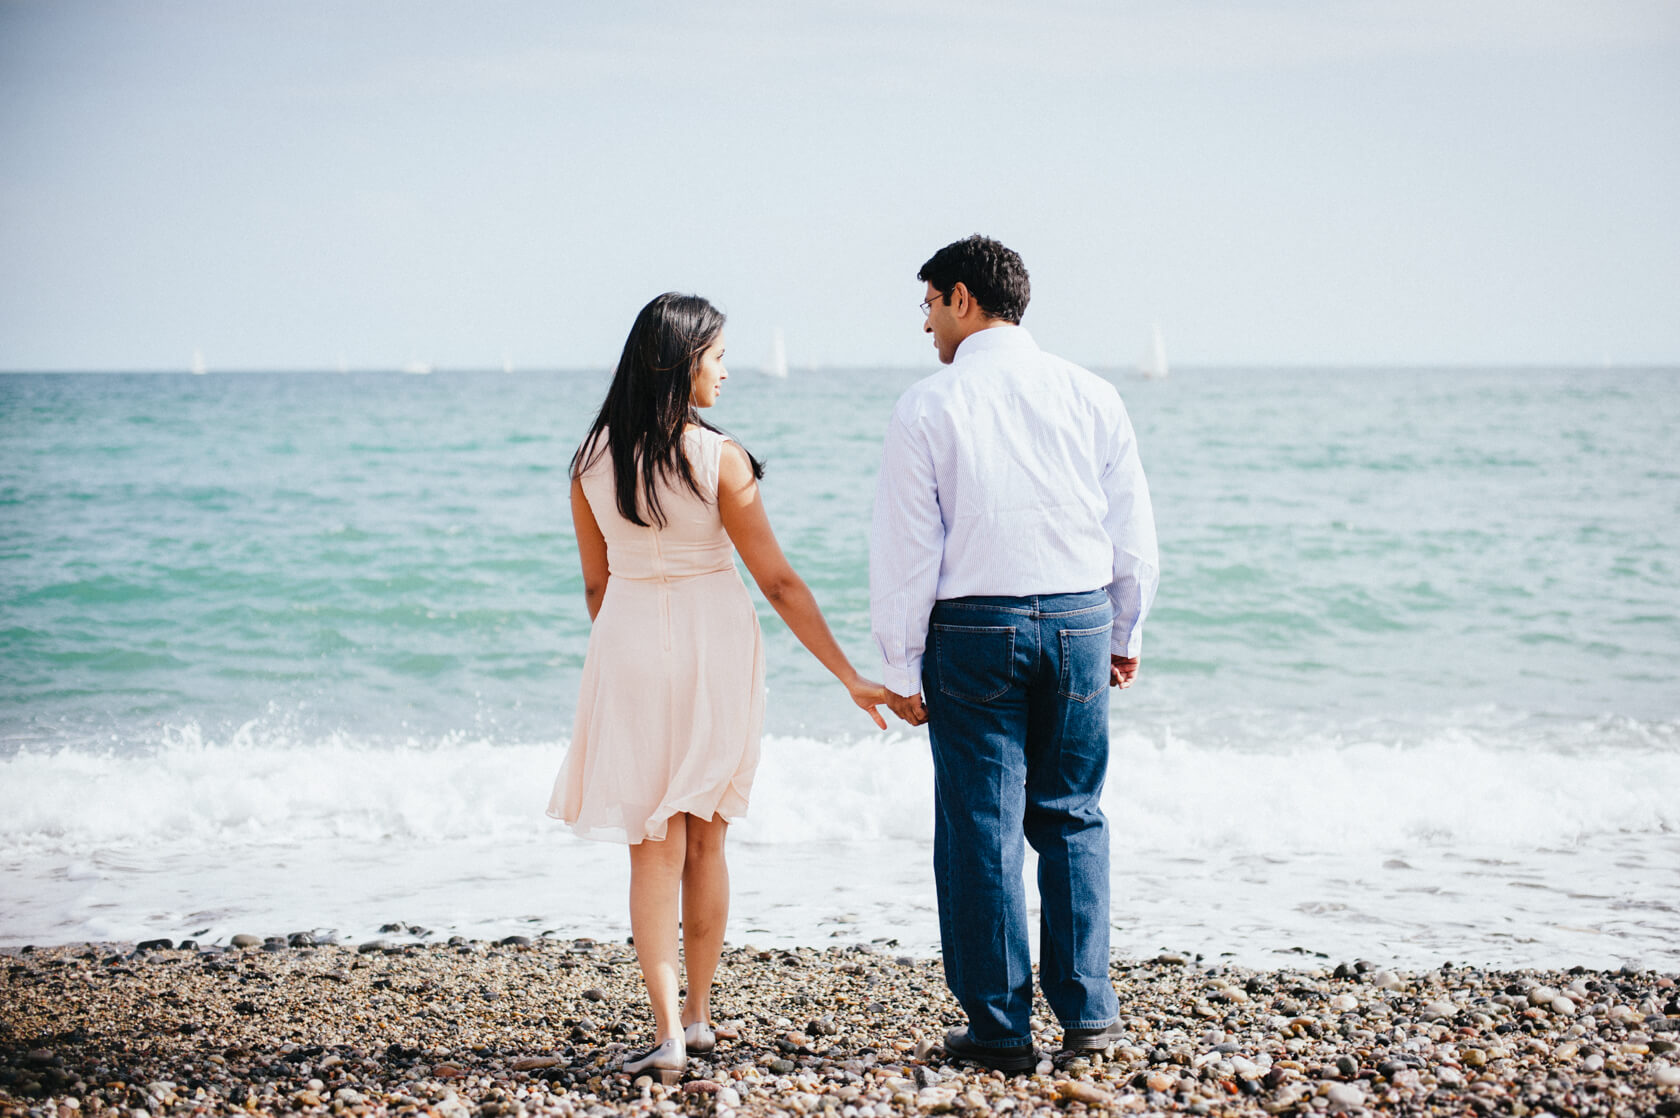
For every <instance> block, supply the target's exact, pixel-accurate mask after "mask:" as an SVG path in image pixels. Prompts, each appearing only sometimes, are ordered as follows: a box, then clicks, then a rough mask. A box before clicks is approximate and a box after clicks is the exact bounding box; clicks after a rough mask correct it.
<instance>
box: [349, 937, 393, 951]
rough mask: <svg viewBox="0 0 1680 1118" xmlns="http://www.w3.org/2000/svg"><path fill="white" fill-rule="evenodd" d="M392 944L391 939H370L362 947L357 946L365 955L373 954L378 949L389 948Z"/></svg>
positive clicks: (384, 949)
mask: <svg viewBox="0 0 1680 1118" xmlns="http://www.w3.org/2000/svg"><path fill="white" fill-rule="evenodd" d="M390 946H391V941H390V940H385V939H370V940H368V941H367V942H366V943H364V944H362V945H361V946H360V947H358V948H356V950H357V951H358V952H360V953H361V954H363V955H372V954H373V953H374V952H376V951H386V950H389V949H390Z"/></svg>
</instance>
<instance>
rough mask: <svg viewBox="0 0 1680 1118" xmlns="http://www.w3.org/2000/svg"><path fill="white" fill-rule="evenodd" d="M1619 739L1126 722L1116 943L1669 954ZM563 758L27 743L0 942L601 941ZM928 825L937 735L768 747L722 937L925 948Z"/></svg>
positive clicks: (461, 747)
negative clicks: (562, 775) (549, 934)
mask: <svg viewBox="0 0 1680 1118" xmlns="http://www.w3.org/2000/svg"><path fill="white" fill-rule="evenodd" d="M1612 729H1613V730H1614V731H1615V732H1613V733H1609V734H1607V733H1606V732H1605V728H1604V727H1603V726H1599V725H1597V724H1583V725H1582V726H1579V727H1576V728H1575V729H1574V730H1573V731H1570V732H1564V733H1554V734H1553V735H1552V739H1551V740H1549V741H1548V743H1547V745H1546V747H1545V748H1535V747H1534V746H1533V745H1532V743H1531V744H1530V747H1529V748H1528V749H1527V751H1523V750H1522V749H1521V742H1520V741H1518V740H1517V739H1515V738H1513V737H1511V736H1510V735H1509V734H1508V733H1506V732H1505V731H1502V730H1498V729H1497V728H1495V729H1488V728H1486V727H1483V728H1479V729H1467V728H1465V727H1464V726H1462V725H1458V726H1453V725H1448V726H1446V727H1444V728H1439V729H1434V730H1414V731H1410V732H1404V733H1393V732H1390V733H1387V734H1374V733H1356V732H1351V731H1347V730H1342V731H1338V732H1337V733H1336V734H1334V735H1329V734H1320V735H1317V736H1312V737H1300V736H1295V737H1290V736H1289V735H1287V734H1278V735H1274V740H1273V741H1272V742H1270V743H1269V744H1265V745H1261V744H1257V743H1256V740H1255V735H1252V734H1249V735H1245V736H1244V738H1243V739H1242V740H1243V744H1242V745H1241V746H1233V745H1231V744H1229V743H1228V742H1227V741H1225V740H1224V739H1221V740H1218V741H1212V742H1209V741H1202V740H1196V739H1195V738H1193V737H1189V736H1184V735H1180V734H1178V733H1175V732H1173V731H1172V730H1170V729H1168V728H1163V727H1154V728H1147V727H1146V728H1143V729H1129V730H1123V731H1120V732H1117V733H1116V735H1115V738H1114V743H1113V759H1112V764H1111V767H1110V777H1109V782H1108V786H1107V790H1106V793H1105V797H1104V803H1105V807H1106V808H1107V811H1108V815H1109V819H1110V821H1111V826H1112V830H1113V849H1114V863H1113V878H1112V882H1111V884H1112V887H1113V893H1114V909H1113V911H1114V914H1115V936H1116V945H1117V946H1119V947H1120V948H1122V949H1127V950H1134V951H1139V952H1142V951H1148V950H1155V949H1158V948H1160V947H1162V946H1174V947H1184V946H1189V947H1194V948H1197V949H1205V950H1207V951H1209V952H1210V953H1212V952H1234V953H1235V954H1236V956H1237V957H1238V958H1239V959H1243V960H1247V961H1250V962H1264V961H1269V960H1270V958H1271V953H1272V952H1273V951H1275V950H1277V949H1279V948H1281V947H1287V946H1290V945H1292V944H1303V943H1304V944H1308V945H1310V946H1313V947H1315V948H1319V949H1323V950H1329V951H1333V952H1339V953H1341V954H1344V955H1348V956H1352V955H1363V956H1365V957H1370V958H1383V959H1393V960H1396V961H1400V962H1412V963H1422V962H1427V961H1430V960H1436V959H1440V958H1455V959H1461V960H1463V959H1472V960H1477V961H1482V962H1490V963H1493V962H1506V963H1530V962H1547V963H1553V964H1561V963H1575V962H1586V963H1590V964H1591V963H1599V964H1605V965H1610V964H1619V963H1620V962H1623V961H1630V960H1631V961H1646V962H1650V963H1653V964H1656V965H1666V966H1670V967H1672V966H1675V965H1680V949H1676V948H1675V947H1674V946H1673V944H1675V943H1680V904H1676V898H1675V896H1674V893H1673V882H1672V867H1673V866H1674V865H1675V864H1680V802H1677V801H1676V800H1675V798H1674V797H1673V795H1672V789H1674V788H1675V787H1680V750H1676V749H1674V748H1672V747H1671V743H1672V739H1673V736H1674V728H1673V727H1672V726H1666V725H1665V726H1657V727H1652V726H1633V727H1631V728H1629V727H1626V726H1623V727H1613V728H1612ZM1554 730H1556V728H1555V727H1554ZM1607 739H1614V741H1613V743H1612V744H1608V745H1606V744H1605V742H1606V740H1607ZM1595 741H1596V742H1598V743H1599V746H1600V747H1598V748H1593V747H1592V743H1593V742H1595ZM563 753H564V747H563V745H562V744H560V743H524V744H512V745H509V744H495V743H491V742H486V741H482V740H475V739H469V738H454V739H449V740H444V741H438V742H431V743H409V744H407V745H403V746H395V745H392V744H390V743H379V744H373V743H368V742H362V741H357V740H354V739H351V738H348V737H333V738H327V739H324V740H316V741H303V742H300V741H294V740H290V739H289V738H288V737H287V736H286V735H285V734H284V733H282V732H275V733H274V734H271V735H265V734H263V733H261V732H257V731H255V730H247V731H246V732H244V733H242V734H241V735H238V736H237V737H236V738H234V739H232V740H229V741H224V742H212V741H207V740H205V739H204V736H203V735H202V734H200V733H198V732H197V731H196V730H195V729H194V728H193V727H191V726H188V727H186V728H185V729H183V730H180V731H177V732H173V733H171V734H170V735H168V737H167V738H166V739H165V740H162V741H159V742H156V743H152V744H151V745H149V746H148V747H147V748H144V749H130V750H129V751H128V752H108V753H101V752H94V751H89V750H74V749H65V750H60V751H56V752H33V751H27V750H26V751H20V752H18V753H16V754H14V755H12V756H11V757H9V758H6V759H4V760H0V786H3V787H4V788H5V790H6V799H7V801H8V810H7V811H6V812H5V813H4V814H3V815H0V884H3V885H4V890H3V892H4V896H5V898H6V900H5V903H4V904H3V905H0V942H19V941H37V942H44V941H68V940H77V939H101V938H112V939H137V938H145V937H148V936H159V935H163V936H181V935H186V934H189V933H196V932H200V931H205V932H206V933H207V934H206V935H205V937H204V938H206V939H215V938H218V937H225V936H228V935H231V934H233V933H234V932H238V931H253V930H254V931H259V932H276V931H293V930H297V929H298V928H303V927H315V926H330V927H336V928H338V929H340V930H341V931H343V932H344V933H346V934H348V935H352V936H358V937H359V936H363V935H372V934H373V933H374V932H375V931H376V930H377V929H378V927H379V926H380V925H381V924H383V923H384V922H386V921H389V920H409V921H416V922H419V923H422V924H426V925H428V926H430V927H433V928H440V929H449V930H454V931H462V932H465V933H467V934H506V932H508V931H510V930H526V931H529V930H534V929H546V928H552V929H556V930H559V931H561V932H566V933H570V934H602V933H605V934H613V933H615V932H616V931H619V930H621V929H622V926H623V923H624V912H623V908H624V905H623V901H622V897H623V889H624V884H625V882H624V871H625V859H624V856H623V853H622V850H620V849H619V848H616V847H614V846H611V845H608V844H600V843H590V842H584V841H582V840H579V839H576V838H574V837H572V836H571V835H570V834H569V833H568V832H567V831H566V830H565V828H564V827H563V826H561V825H560V824H557V823H555V822H553V821H552V820H549V819H547V818H546V817H544V815H543V814H542V810H543V807H544V805H545V804H546V801H547V797H548V792H549V787H550V784H551V782H552V780H553V777H554V773H555V771H556V769H557V767H558V765H559V763H560V761H561V759H562V756H563ZM931 836H932V765H931V761H930V759H929V754H928V744H927V741H926V738H925V736H924V735H921V734H904V735H882V736H879V737H871V738H866V739H861V740H850V741H824V740H818V739H814V738H796V737H770V738H767V739H766V741H765V743H764V759H763V762H762V764H761V766H760V768H759V771H758V779H757V783H756V786H755V788H754V792H753V806H752V810H751V814H750V817H749V818H748V819H746V820H744V821H742V822H741V823H739V824H738V825H737V827H736V828H735V832H734V841H733V843H732V846H733V848H734V851H735V853H734V855H733V858H732V861H733V865H734V868H735V873H734V882H735V894H736V904H735V917H734V919H733V921H732V928H734V929H735V930H736V934H737V936H738V937H744V938H746V939H749V940H757V941H760V942H762V941H765V940H770V941H777V940H779V941H782V942H791V943H813V942H819V941H822V940H826V939H827V938H828V937H829V936H831V935H843V936H848V937H856V938H865V939H867V938H879V937H893V938H895V939H898V940H899V941H901V942H902V943H903V945H904V946H905V947H906V948H907V949H911V950H923V951H925V950H932V949H933V948H934V947H935V946H936V944H937V924H936V920H935V915H934V912H933V905H932V899H931V885H930V881H929V869H928V864H929V853H930V846H931ZM1031 872H1032V863H1031V859H1030V856H1029V864H1028V873H1029V876H1030V874H1031Z"/></svg>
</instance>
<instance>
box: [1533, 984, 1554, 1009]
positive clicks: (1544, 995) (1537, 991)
mask: <svg viewBox="0 0 1680 1118" xmlns="http://www.w3.org/2000/svg"><path fill="white" fill-rule="evenodd" d="M1558 997H1559V994H1558V992H1557V991H1556V990H1554V989H1552V988H1551V987H1550V986H1536V987H1534V989H1532V990H1530V991H1529V992H1528V1004H1529V1005H1539V1006H1547V1005H1551V1004H1552V1002H1553V1001H1555V1000H1556V999H1557V998H1558Z"/></svg>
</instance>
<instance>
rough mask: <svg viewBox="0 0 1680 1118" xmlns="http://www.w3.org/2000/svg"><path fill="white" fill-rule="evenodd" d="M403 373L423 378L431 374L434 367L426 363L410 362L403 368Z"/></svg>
mask: <svg viewBox="0 0 1680 1118" xmlns="http://www.w3.org/2000/svg"><path fill="white" fill-rule="evenodd" d="M402 371H403V372H405V373H408V374H410V375H412V376H417V377H423V376H426V375H428V374H430V373H431V371H432V367H431V365H429V364H427V363H426V362H424V361H410V362H409V363H408V364H406V365H404V366H403V370H402Z"/></svg>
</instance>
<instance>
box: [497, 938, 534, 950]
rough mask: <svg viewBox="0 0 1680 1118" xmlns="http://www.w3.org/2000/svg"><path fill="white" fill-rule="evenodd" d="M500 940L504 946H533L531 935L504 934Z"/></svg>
mask: <svg viewBox="0 0 1680 1118" xmlns="http://www.w3.org/2000/svg"><path fill="white" fill-rule="evenodd" d="M498 942H499V943H500V944H501V945H502V946H503V947H529V946H531V937H530V936H503V937H502V938H501V939H500V940H499V941H498Z"/></svg>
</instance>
